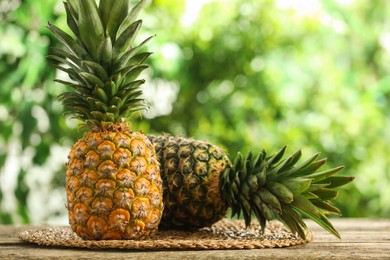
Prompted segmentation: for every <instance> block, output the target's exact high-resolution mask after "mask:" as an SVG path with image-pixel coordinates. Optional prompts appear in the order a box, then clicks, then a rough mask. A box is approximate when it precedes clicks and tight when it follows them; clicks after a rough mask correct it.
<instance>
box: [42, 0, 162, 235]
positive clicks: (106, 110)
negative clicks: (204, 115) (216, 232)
mask: <svg viewBox="0 0 390 260" xmlns="http://www.w3.org/2000/svg"><path fill="white" fill-rule="evenodd" d="M143 4H144V1H140V2H139V3H138V4H137V5H135V6H134V7H133V8H132V9H131V10H130V11H129V1H128V0H116V1H111V0H100V1H99V4H97V3H96V2H95V0H67V1H65V2H64V6H65V10H66V13H67V22H68V25H69V28H70V29H71V31H72V32H73V34H74V36H75V38H73V37H72V36H70V35H69V34H67V33H65V32H64V31H63V30H61V29H59V28H58V27H56V26H55V25H53V24H50V23H49V26H48V28H49V29H50V31H51V32H52V33H53V34H54V35H55V37H56V38H57V39H58V40H59V41H60V42H61V43H62V44H63V47H65V48H55V49H54V55H49V56H48V58H49V59H51V60H53V61H55V64H53V65H54V66H55V67H56V68H58V69H60V70H62V71H64V72H66V73H67V74H68V75H69V77H70V79H71V80H72V81H62V80H57V81H58V82H60V83H62V84H65V85H66V86H69V87H71V88H73V91H69V92H65V93H62V94H61V95H60V100H61V101H62V103H63V104H64V105H65V106H66V107H68V108H69V111H67V113H69V114H71V115H72V116H73V117H74V118H77V119H79V120H81V121H82V122H83V125H84V127H86V128H88V129H89V131H88V132H86V133H85V134H84V136H83V137H82V138H81V139H80V140H78V141H77V142H76V144H75V145H74V146H73V147H72V149H71V151H70V153H69V161H68V163H67V171H66V195H67V205H66V207H67V209H68V213H69V223H70V225H71V227H72V229H73V231H75V232H76V233H77V235H78V236H80V237H81V238H83V239H89V240H100V239H141V238H145V237H148V236H150V235H151V234H153V233H154V232H156V230H157V228H158V225H159V223H160V219H161V215H162V212H163V201H162V180H161V177H160V171H159V163H158V161H157V157H156V153H155V150H154V146H153V145H152V143H151V142H150V141H149V140H148V138H147V137H146V136H145V135H144V134H143V133H142V132H134V131H132V130H131V129H130V127H129V125H130V124H129V123H128V122H127V118H128V117H129V116H131V115H134V114H135V113H138V112H139V111H140V110H142V109H145V108H146V106H145V104H144V101H143V99H142V98H141V97H140V96H141V95H142V91H141V90H140V86H141V85H142V84H143V83H144V80H141V79H137V78H138V76H139V74H140V73H141V72H142V71H143V70H144V69H145V68H147V66H146V65H143V64H142V63H143V61H144V60H145V59H146V58H147V57H148V56H149V55H150V53H149V52H141V51H140V49H141V47H142V46H143V45H144V44H145V43H146V42H147V41H148V40H149V39H150V38H148V39H146V40H144V41H143V42H141V43H140V44H139V45H137V46H133V44H134V39H135V37H136V35H137V33H138V31H139V29H140V27H141V20H136V16H137V14H138V12H139V11H140V9H141V7H142V6H143Z"/></svg>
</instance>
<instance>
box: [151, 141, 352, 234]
mask: <svg viewBox="0 0 390 260" xmlns="http://www.w3.org/2000/svg"><path fill="white" fill-rule="evenodd" d="M149 139H150V140H151V141H152V142H153V143H154V144H155V147H156V152H157V156H158V159H159V162H160V169H161V176H162V179H163V186H164V204H165V208H164V213H163V217H162V219H161V226H162V227H166V228H200V227H205V226H210V225H212V224H213V223H215V222H217V221H218V220H220V219H221V218H223V217H224V216H225V215H226V212H227V210H228V208H229V207H230V208H231V210H232V216H235V215H238V216H240V214H241V213H242V215H243V217H244V219H245V224H246V225H247V226H248V225H250V223H251V219H252V215H255V216H256V218H257V219H258V221H259V223H260V225H261V228H262V230H264V228H265V225H266V221H270V220H272V219H275V218H276V219H278V220H280V221H281V222H282V223H284V224H285V225H286V226H287V227H288V228H289V229H290V231H291V232H292V233H298V235H299V236H300V237H302V238H305V237H306V235H307V226H306V225H305V223H304V221H303V220H302V217H301V215H303V216H305V217H308V218H311V219H313V220H314V221H315V222H317V223H318V224H319V225H320V226H322V227H323V228H325V229H326V230H327V231H329V232H330V233H332V234H333V235H335V236H337V237H339V233H338V232H337V231H336V230H335V229H334V227H333V226H332V224H331V223H330V222H329V220H328V218H327V216H326V214H340V211H339V210H338V209H337V208H336V207H334V206H333V205H332V203H331V201H332V200H334V199H336V197H337V195H338V192H337V191H335V190H334V188H336V187H339V186H342V185H344V184H347V183H348V182H350V181H352V180H353V177H343V176H333V175H334V174H335V173H337V172H338V171H339V170H341V169H342V168H343V167H337V168H334V169H330V170H326V171H321V172H317V170H318V169H319V168H320V167H321V166H322V165H324V164H325V162H326V159H321V160H317V158H318V154H316V155H314V156H313V157H311V158H309V159H308V160H306V161H305V162H303V163H300V164H298V161H299V159H300V158H301V152H300V151H298V152H296V153H294V154H293V155H291V156H289V157H287V158H286V159H283V160H282V158H283V155H284V152H285V148H283V149H281V150H280V151H279V152H277V153H276V154H275V155H273V156H270V157H267V154H266V152H265V151H262V152H260V153H259V154H258V155H257V156H256V157H253V156H252V153H251V152H249V153H248V154H247V156H246V157H245V158H244V157H243V156H242V154H241V153H238V155H237V157H236V159H235V160H234V163H233V164H232V163H231V162H230V160H229V158H228V156H227V155H226V154H225V153H224V151H223V150H222V149H220V148H218V147H217V146H214V145H212V144H210V143H208V142H204V141H196V140H194V139H190V138H182V137H172V136H168V135H162V136H149ZM300 214H301V215H300Z"/></svg>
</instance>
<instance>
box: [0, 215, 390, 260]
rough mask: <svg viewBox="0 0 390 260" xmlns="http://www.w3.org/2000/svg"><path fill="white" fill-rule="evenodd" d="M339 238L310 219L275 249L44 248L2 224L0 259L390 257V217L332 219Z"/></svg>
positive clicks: (19, 227) (157, 259)
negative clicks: (297, 239)
mask: <svg viewBox="0 0 390 260" xmlns="http://www.w3.org/2000/svg"><path fill="white" fill-rule="evenodd" d="M332 223H333V224H334V226H335V227H336V229H337V230H338V231H339V232H340V234H341V236H342V239H341V240H339V239H337V238H335V237H333V236H332V235H330V234H329V233H327V232H326V231H324V230H323V229H321V228H320V227H318V226H317V225H316V224H314V223H313V222H311V221H307V224H308V226H309V228H310V229H311V230H312V231H313V234H314V239H313V241H311V242H309V243H308V244H305V245H299V246H292V247H287V248H275V249H243V250H197V251H194V250H183V251H178V250H176V251H174V250H172V251H169V250H161V251H134V250H133V251H131V250H91V249H73V248H54V247H42V246H37V245H34V244H29V243H25V242H23V241H22V240H20V239H19V238H18V234H19V233H20V232H22V231H24V230H26V229H30V228H31V227H29V226H17V227H16V226H9V225H8V226H7V225H0V259H6V260H8V259H57V258H60V259H80V258H82V259H137V260H138V259H152V260H159V259H164V260H166V259H181V260H184V259H270V258H272V259H283V258H284V259H347V258H349V259H390V219H333V220H332Z"/></svg>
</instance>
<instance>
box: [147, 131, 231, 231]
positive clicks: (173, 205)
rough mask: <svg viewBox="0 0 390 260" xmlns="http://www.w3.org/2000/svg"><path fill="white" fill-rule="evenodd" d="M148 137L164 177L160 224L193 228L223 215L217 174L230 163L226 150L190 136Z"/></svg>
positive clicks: (225, 206) (225, 207)
mask: <svg viewBox="0 0 390 260" xmlns="http://www.w3.org/2000/svg"><path fill="white" fill-rule="evenodd" d="M148 137H149V139H150V140H151V141H152V142H153V144H154V145H155V149H156V153H157V157H158V160H159V162H160V166H161V167H160V171H161V178H162V180H163V189H164V204H165V205H164V212H163V216H162V219H161V223H160V227H163V228H191V229H193V228H200V227H206V226H211V225H212V224H214V223H215V222H217V221H218V220H220V219H222V218H223V217H224V216H225V215H226V212H227V209H228V206H227V205H226V203H225V201H224V200H223V198H222V197H221V194H220V175H221V174H222V173H223V172H224V171H225V170H226V168H227V167H228V166H229V165H230V164H231V163H230V161H229V159H228V157H227V155H226V154H225V152H224V151H223V150H222V149H221V148H219V147H217V146H214V145H211V144H210V143H208V142H204V141H197V140H194V139H191V138H182V137H172V136H168V135H162V136H148Z"/></svg>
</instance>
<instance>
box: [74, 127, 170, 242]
mask: <svg viewBox="0 0 390 260" xmlns="http://www.w3.org/2000/svg"><path fill="white" fill-rule="evenodd" d="M161 190H162V180H161V177H160V170H159V162H158V160H157V157H156V154H155V150H154V146H153V144H152V143H151V142H150V141H149V140H148V139H147V137H146V136H145V135H144V134H143V133H141V132H132V131H128V130H125V131H97V132H95V131H91V132H88V133H86V134H84V136H83V137H82V138H81V139H79V140H78V141H77V142H76V144H75V145H74V146H73V147H72V149H71V151H70V154H69V160H68V163H67V171H66V194H67V204H66V207H67V209H68V216H69V224H70V225H71V227H72V229H73V231H74V232H76V234H77V235H78V236H80V237H81V238H82V239H86V240H102V239H143V238H146V237H148V236H150V235H152V234H153V233H155V232H156V231H157V228H158V225H159V222H160V219H161V215H162V212H163V198H162V193H161Z"/></svg>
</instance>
